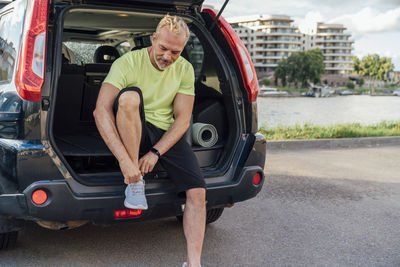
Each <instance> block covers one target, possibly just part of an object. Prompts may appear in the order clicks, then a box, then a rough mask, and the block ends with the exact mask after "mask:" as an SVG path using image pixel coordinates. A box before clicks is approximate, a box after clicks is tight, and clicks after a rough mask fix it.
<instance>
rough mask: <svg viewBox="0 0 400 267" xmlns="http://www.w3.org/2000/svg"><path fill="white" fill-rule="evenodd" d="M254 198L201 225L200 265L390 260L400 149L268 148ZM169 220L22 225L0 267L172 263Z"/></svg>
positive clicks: (173, 231) (397, 237)
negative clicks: (60, 226) (259, 187)
mask: <svg viewBox="0 0 400 267" xmlns="http://www.w3.org/2000/svg"><path fill="white" fill-rule="evenodd" d="M267 165H268V167H267V168H266V169H265V172H266V176H267V180H266V182H265V184H264V187H263V190H262V191H261V193H260V194H259V195H258V196H257V197H256V198H254V199H252V200H249V201H246V202H243V203H237V204H236V205H235V206H234V207H233V208H230V209H225V211H224V214H223V215H222V217H221V218H220V220H218V221H217V222H215V223H214V224H212V225H209V226H208V228H207V231H206V239H205V244H204V253H203V262H202V263H203V266H400V227H399V222H400V146H397V147H386V148H385V147H382V148H359V149H340V150H308V151H297V152H288V151H286V152H273V153H272V152H271V153H269V154H268V162H267ZM184 258H185V246H184V236H183V232H182V229H181V225H180V224H178V223H177V222H176V220H175V219H174V218H171V219H164V220H158V221H153V222H147V223H137V224H124V225H116V226H111V227H100V226H93V225H87V226H84V227H81V228H78V229H74V230H67V231H51V230H46V229H43V228H40V227H39V226H37V225H35V224H33V223H29V224H28V225H27V227H26V229H25V230H24V231H23V232H21V235H20V237H19V240H18V244H17V247H16V248H14V249H12V250H8V251H3V252H0V266H26V265H31V266H55V265H57V266H181V263H182V261H183V260H184Z"/></svg>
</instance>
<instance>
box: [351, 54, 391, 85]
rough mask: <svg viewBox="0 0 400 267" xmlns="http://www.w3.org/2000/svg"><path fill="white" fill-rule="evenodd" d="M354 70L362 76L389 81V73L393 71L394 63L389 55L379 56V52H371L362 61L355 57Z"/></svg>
mask: <svg viewBox="0 0 400 267" xmlns="http://www.w3.org/2000/svg"><path fill="white" fill-rule="evenodd" d="M353 61H354V63H353V66H354V71H355V72H356V73H357V74H358V75H360V76H368V77H370V78H373V79H377V80H382V81H387V80H388V77H387V73H389V72H392V71H393V69H394V65H393V63H392V60H391V59H390V58H388V57H379V55H378V54H369V55H367V56H365V57H363V58H362V60H361V61H360V60H359V59H358V58H357V57H353Z"/></svg>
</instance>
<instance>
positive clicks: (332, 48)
mask: <svg viewBox="0 0 400 267" xmlns="http://www.w3.org/2000/svg"><path fill="white" fill-rule="evenodd" d="M229 22H230V24H231V25H232V27H233V28H234V30H235V31H236V33H237V34H238V36H239V37H240V39H241V40H242V41H243V43H244V44H245V46H246V47H247V49H248V51H249V53H250V56H251V57H252V60H253V64H254V68H255V70H256V72H257V76H258V77H260V78H261V77H271V76H272V75H273V72H274V70H275V68H276V67H277V65H278V62H279V61H280V60H281V59H282V58H286V57H288V56H290V55H291V54H292V53H294V52H298V51H305V50H310V49H314V48H319V49H321V51H322V54H323V56H324V64H325V74H327V75H335V76H336V75H347V74H350V73H351V72H352V70H353V67H352V49H353V47H352V44H353V43H354V41H353V40H351V39H350V37H351V34H350V33H348V32H346V31H345V30H346V28H345V27H344V26H343V25H341V24H325V23H317V24H316V25H315V26H314V28H313V29H310V30H309V34H305V33H304V34H303V33H301V32H300V31H299V29H298V27H297V26H295V25H294V24H293V20H292V19H291V18H290V17H289V16H286V15H269V16H263V15H260V16H253V17H249V18H246V19H231V20H230V21H229Z"/></svg>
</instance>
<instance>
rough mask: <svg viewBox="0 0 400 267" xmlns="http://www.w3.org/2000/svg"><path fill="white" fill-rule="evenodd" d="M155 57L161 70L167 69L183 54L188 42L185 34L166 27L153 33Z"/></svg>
mask: <svg viewBox="0 0 400 267" xmlns="http://www.w3.org/2000/svg"><path fill="white" fill-rule="evenodd" d="M152 41H153V53H152V54H153V58H154V61H155V63H156V65H157V67H158V69H159V70H165V69H166V68H168V67H169V66H171V65H172V63H174V62H175V61H176V60H177V59H178V58H179V56H180V55H181V53H182V51H183V48H184V47H185V44H186V38H185V36H184V35H183V34H176V33H174V32H171V31H169V30H168V29H167V28H166V27H163V28H161V30H160V32H159V33H158V34H156V33H153V40H152Z"/></svg>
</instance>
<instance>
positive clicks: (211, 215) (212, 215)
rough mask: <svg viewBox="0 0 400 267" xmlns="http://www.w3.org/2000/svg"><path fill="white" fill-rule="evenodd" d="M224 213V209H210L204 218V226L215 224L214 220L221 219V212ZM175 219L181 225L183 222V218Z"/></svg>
mask: <svg viewBox="0 0 400 267" xmlns="http://www.w3.org/2000/svg"><path fill="white" fill-rule="evenodd" d="M223 211H224V208H215V209H210V210H208V211H207V215H206V216H207V217H206V224H210V223H213V222H215V221H216V220H218V219H219V217H221V215H222V212H223ZM176 219H177V220H178V221H179V222H180V223H182V222H183V216H182V215H180V216H176Z"/></svg>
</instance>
